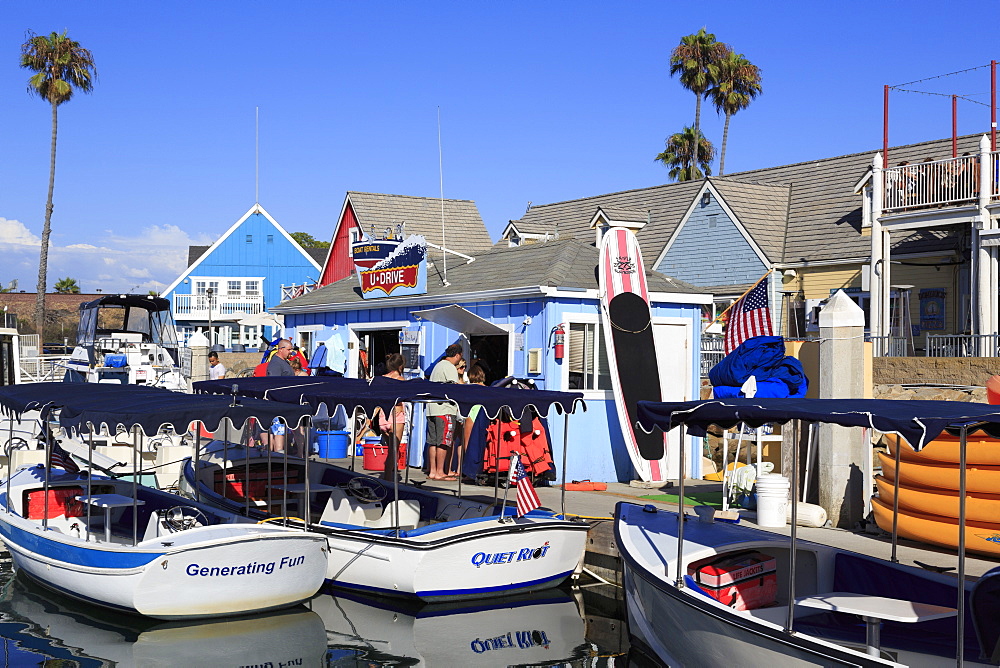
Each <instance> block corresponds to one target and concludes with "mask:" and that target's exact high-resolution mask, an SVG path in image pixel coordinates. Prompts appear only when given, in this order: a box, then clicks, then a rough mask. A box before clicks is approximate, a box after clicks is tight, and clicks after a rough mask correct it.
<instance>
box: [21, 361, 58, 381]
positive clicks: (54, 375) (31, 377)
mask: <svg viewBox="0 0 1000 668" xmlns="http://www.w3.org/2000/svg"><path fill="white" fill-rule="evenodd" d="M68 359H69V356H68V355H30V356H25V355H22V356H21V382H22V383H40V382H42V381H48V380H62V378H63V374H64V373H65V371H66V361H67V360H68Z"/></svg>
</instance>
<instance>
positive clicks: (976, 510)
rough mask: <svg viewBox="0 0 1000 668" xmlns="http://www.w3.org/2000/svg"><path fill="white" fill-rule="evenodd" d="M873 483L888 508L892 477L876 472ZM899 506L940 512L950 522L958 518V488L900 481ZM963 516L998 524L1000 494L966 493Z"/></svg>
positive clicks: (919, 511) (891, 493)
mask: <svg viewBox="0 0 1000 668" xmlns="http://www.w3.org/2000/svg"><path fill="white" fill-rule="evenodd" d="M875 484H876V485H877V486H878V498H879V499H881V500H882V501H883V502H884V503H886V504H887V505H888V506H889V508H890V509H891V508H892V497H893V492H894V489H893V485H892V480H891V479H890V478H886V477H884V476H876V478H875ZM899 507H900V509H904V508H905V509H906V510H914V511H916V512H918V513H924V514H927V515H939V516H941V517H942V518H947V519H948V520H950V521H952V522H958V492H956V491H954V490H950V489H947V490H946V489H930V488H926V487H914V486H910V485H903V484H902V483H900V485H899ZM965 517H966V519H967V520H974V521H976V522H988V523H991V524H996V525H998V526H1000V494H980V493H970V494H966V495H965Z"/></svg>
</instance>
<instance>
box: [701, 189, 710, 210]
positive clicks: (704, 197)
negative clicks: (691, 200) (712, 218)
mask: <svg viewBox="0 0 1000 668" xmlns="http://www.w3.org/2000/svg"><path fill="white" fill-rule="evenodd" d="M711 201H712V193H710V192H708V191H707V190H706V191H705V192H703V193H702V194H701V205H702V206H708V203H709V202H711Z"/></svg>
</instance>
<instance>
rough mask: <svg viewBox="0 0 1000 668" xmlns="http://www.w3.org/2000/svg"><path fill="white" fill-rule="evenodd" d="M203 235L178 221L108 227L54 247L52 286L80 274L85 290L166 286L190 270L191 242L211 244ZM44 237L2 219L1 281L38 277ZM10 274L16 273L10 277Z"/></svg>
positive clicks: (28, 281) (29, 282)
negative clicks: (125, 229) (126, 229)
mask: <svg viewBox="0 0 1000 668" xmlns="http://www.w3.org/2000/svg"><path fill="white" fill-rule="evenodd" d="M213 241H214V239H211V238H209V237H207V236H205V235H203V234H199V235H198V236H197V237H192V236H190V235H189V234H188V233H187V232H185V231H184V230H182V229H180V228H179V227H177V226H176V225H153V226H151V227H147V228H145V229H142V230H140V231H138V232H137V234H136V235H135V236H126V235H122V234H118V233H115V232H114V231H112V230H107V231H106V235H105V237H104V238H102V239H100V240H99V241H97V243H98V244H99V245H93V244H90V243H74V244H69V245H66V246H56V245H53V246H51V247H50V249H49V265H48V284H49V286H50V288H51V286H52V285H54V284H55V282H56V281H58V280H59V279H60V278H64V277H67V276H69V277H71V278H75V279H76V281H77V283H78V284H79V285H80V288H81V290H83V291H84V292H95V291H96V290H98V289H99V290H102V291H103V292H147V291H149V290H156V291H159V290H162V289H163V288H165V287H166V286H167V285H169V284H170V282H171V281H173V280H174V279H175V278H177V276H179V275H180V273H181V272H182V271H184V269H185V268H187V255H188V246H199V245H200V246H204V245H208V244H211V243H212V242H213ZM40 244H41V239H40V238H39V237H37V236H35V235H34V234H32V233H31V231H30V230H29V229H28V228H27V227H26V226H25V225H24V224H23V223H21V222H19V221H17V220H9V219H6V218H0V253H3V254H4V256H5V261H4V264H3V268H2V269H0V282H2V283H5V284H6V283H8V282H9V281H10V280H11V279H13V278H16V279H18V280H19V282H20V284H21V286H22V288H23V289H25V290H27V289H29V287H28V286H32V288H31V289H33V286H34V284H35V282H36V277H37V275H38V249H39V246H40ZM7 272H10V273H11V275H9V276H8V275H6V274H7Z"/></svg>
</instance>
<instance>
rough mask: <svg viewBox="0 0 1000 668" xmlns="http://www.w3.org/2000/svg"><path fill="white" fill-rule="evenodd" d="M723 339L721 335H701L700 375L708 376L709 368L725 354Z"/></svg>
mask: <svg viewBox="0 0 1000 668" xmlns="http://www.w3.org/2000/svg"><path fill="white" fill-rule="evenodd" d="M724 343H725V341H724V339H723V338H722V337H721V336H703V337H701V377H702V378H708V372H709V370H710V369H711V368H712V367H713V366H715V365H716V364H718V363H719V361H720V360H721V359H722V358H723V357H725V356H726V353H725V352H723V346H724Z"/></svg>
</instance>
